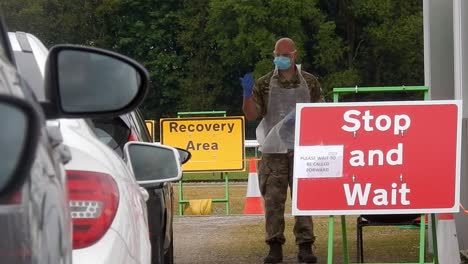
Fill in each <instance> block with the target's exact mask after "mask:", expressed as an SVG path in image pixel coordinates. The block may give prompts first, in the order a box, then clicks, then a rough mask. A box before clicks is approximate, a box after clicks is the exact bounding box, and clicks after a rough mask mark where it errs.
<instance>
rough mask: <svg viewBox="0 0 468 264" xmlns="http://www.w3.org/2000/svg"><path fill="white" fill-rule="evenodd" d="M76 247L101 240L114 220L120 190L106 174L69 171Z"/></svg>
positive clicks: (82, 246) (74, 246)
mask: <svg viewBox="0 0 468 264" xmlns="http://www.w3.org/2000/svg"><path fill="white" fill-rule="evenodd" d="M67 181H68V182H67V183H68V193H69V199H70V211H71V218H72V220H73V249H79V248H84V247H89V246H91V245H93V244H94V243H96V242H97V241H98V240H99V239H101V238H102V237H103V236H104V234H105V233H106V232H107V230H108V229H109V227H110V225H111V224H112V221H113V220H114V217H115V214H116V212H117V207H118V204H119V190H118V188H117V184H116V183H115V181H114V179H113V178H112V177H111V176H110V175H108V174H104V173H98V172H90V171H70V170H69V171H67Z"/></svg>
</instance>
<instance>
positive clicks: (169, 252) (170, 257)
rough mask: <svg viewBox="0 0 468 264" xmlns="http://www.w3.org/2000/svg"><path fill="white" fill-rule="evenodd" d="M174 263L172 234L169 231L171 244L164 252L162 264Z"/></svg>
mask: <svg viewBox="0 0 468 264" xmlns="http://www.w3.org/2000/svg"><path fill="white" fill-rule="evenodd" d="M173 263H174V235H173V233H172V231H171V244H170V245H169V248H168V250H167V253H166V254H164V264H173Z"/></svg>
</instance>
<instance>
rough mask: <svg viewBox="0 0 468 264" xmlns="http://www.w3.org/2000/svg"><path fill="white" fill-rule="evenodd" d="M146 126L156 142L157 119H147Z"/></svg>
mask: <svg viewBox="0 0 468 264" xmlns="http://www.w3.org/2000/svg"><path fill="white" fill-rule="evenodd" d="M145 124H146V128H148V131H149V133H150V136H151V139H152V140H153V142H154V126H155V121H154V120H145Z"/></svg>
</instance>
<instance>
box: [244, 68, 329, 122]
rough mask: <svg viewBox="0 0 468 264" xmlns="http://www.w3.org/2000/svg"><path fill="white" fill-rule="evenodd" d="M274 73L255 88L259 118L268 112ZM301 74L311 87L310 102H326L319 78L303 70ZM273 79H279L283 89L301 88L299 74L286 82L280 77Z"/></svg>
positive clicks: (259, 81)
mask: <svg viewBox="0 0 468 264" xmlns="http://www.w3.org/2000/svg"><path fill="white" fill-rule="evenodd" d="M273 72H274V71H271V72H269V73H268V74H266V75H264V76H262V77H260V78H259V79H258V80H256V81H255V86H254V88H253V99H254V101H255V104H256V106H257V113H258V114H259V117H263V116H265V114H266V112H267V106H268V94H269V92H270V79H271V77H272V76H273ZM301 74H302V76H303V77H304V79H305V81H306V82H307V86H308V87H309V91H310V101H311V102H325V99H324V97H323V92H322V87H320V83H319V81H318V80H317V78H316V77H315V76H314V75H312V74H310V73H308V72H306V71H302V70H301ZM273 78H278V83H279V84H280V85H281V87H282V88H285V89H294V88H297V87H299V84H300V80H299V76H298V75H297V74H296V76H295V77H294V78H293V79H292V80H286V79H284V78H283V77H282V76H280V75H276V76H274V77H273Z"/></svg>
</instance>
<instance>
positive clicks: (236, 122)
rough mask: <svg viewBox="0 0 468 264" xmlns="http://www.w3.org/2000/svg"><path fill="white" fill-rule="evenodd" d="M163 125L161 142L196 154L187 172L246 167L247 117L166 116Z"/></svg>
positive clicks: (161, 127) (161, 123)
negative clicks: (245, 118)
mask: <svg viewBox="0 0 468 264" xmlns="http://www.w3.org/2000/svg"><path fill="white" fill-rule="evenodd" d="M159 124H160V131H161V133H160V141H161V144H164V145H168V146H172V147H178V148H182V149H186V150H188V151H190V152H191V153H192V158H191V159H190V160H189V161H188V162H187V163H186V164H184V165H183V170H184V172H216V171H220V172H224V171H244V170H245V163H244V160H245V148H244V141H245V120H244V117H243V116H230V117H187V118H163V119H161V120H160V122H159Z"/></svg>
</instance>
